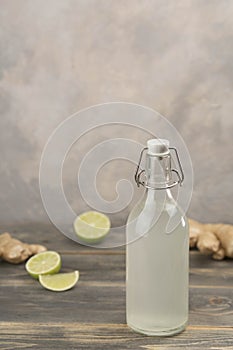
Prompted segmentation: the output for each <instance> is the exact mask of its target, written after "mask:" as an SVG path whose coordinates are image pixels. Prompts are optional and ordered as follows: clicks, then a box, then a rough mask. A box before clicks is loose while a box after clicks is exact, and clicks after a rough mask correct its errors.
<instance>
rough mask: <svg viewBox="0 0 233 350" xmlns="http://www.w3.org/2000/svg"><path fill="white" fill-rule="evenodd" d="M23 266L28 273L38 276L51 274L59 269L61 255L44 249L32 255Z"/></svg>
mask: <svg viewBox="0 0 233 350" xmlns="http://www.w3.org/2000/svg"><path fill="white" fill-rule="evenodd" d="M25 268H26V270H27V272H28V273H29V275H31V276H32V277H34V278H37V279H38V278H39V275H45V274H53V273H57V272H59V271H60V268H61V257H60V255H59V254H58V253H57V252H53V251H46V252H42V253H39V254H36V255H34V256H32V257H31V258H30V259H29V260H28V261H27V263H26V265H25Z"/></svg>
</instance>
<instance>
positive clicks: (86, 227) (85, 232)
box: [74, 211, 111, 243]
mask: <svg viewBox="0 0 233 350" xmlns="http://www.w3.org/2000/svg"><path fill="white" fill-rule="evenodd" d="M110 227H111V223H110V220H109V218H108V217H107V216H106V215H104V214H102V213H99V212H97V211H87V212H86V213H83V214H81V215H79V216H78V217H77V218H76V219H75V221H74V230H75V232H76V234H77V236H78V237H79V238H80V239H81V240H82V241H84V242H86V243H99V242H100V241H101V240H102V239H103V238H104V237H105V236H106V235H107V234H108V232H109V230H110Z"/></svg>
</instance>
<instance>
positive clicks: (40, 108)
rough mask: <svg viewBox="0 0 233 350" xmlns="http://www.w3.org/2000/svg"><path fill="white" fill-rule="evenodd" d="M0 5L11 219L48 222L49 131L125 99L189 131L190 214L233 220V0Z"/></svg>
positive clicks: (4, 203) (2, 136) (2, 128)
mask: <svg viewBox="0 0 233 350" xmlns="http://www.w3.org/2000/svg"><path fill="white" fill-rule="evenodd" d="M0 7H1V10H0V109H1V117H0V143H1V168H0V221H1V222H2V223H5V222H6V223H7V222H12V223H14V222H20V221H42V222H43V221H45V222H46V221H47V220H48V219H47V216H46V213H45V211H44V209H43V206H42V203H41V199H40V194H39V186H38V171H39V161H40V157H41V153H42V150H43V147H44V145H45V142H46V140H47V138H48V137H49V135H50V134H51V132H52V131H53V130H54V128H55V127H56V126H57V125H58V124H59V123H60V122H61V121H63V120H64V119H65V118H67V117H68V116H69V115H70V114H72V113H74V112H76V111H77V110H80V109H82V108H85V107H88V106H90V105H93V104H98V103H102V102H108V101H119V100H120V101H126V102H135V103H138V104H142V105H146V106H149V107H151V108H154V109H156V110H158V111H159V112H160V113H162V114H163V115H164V116H166V118H167V119H169V120H170V121H171V122H172V123H173V124H174V126H175V127H176V128H177V130H178V131H179V132H180V133H181V135H182V137H183V138H184V140H185V142H186V144H187V146H188V148H189V150H190V153H191V157H192V161H193V167H194V173H195V186H194V192H193V198H192V203H191V206H190V209H189V215H191V216H193V217H194V218H197V219H200V220H203V221H225V222H232V221H233V218H232V198H233V175H232V171H233V160H232V159H233V157H232V153H233V146H232V143H233V140H232V135H233V116H232V111H233V94H232V86H233V46H232V43H233V21H232V13H233V1H230V0H229V1H227V0H222V1H219V0H179V1H171V0H170V1H168V0H145V1H141V0H117V1H116V0H73V1H72V0H60V1H57V0H34V1H26V0H19V1H17V0H0ZM86 142H88V141H86ZM109 181H111V180H110V179H109ZM64 182H65V183H66V182H67V183H68V182H69V175H68V174H67V177H65V178H64ZM68 187H69V186H68ZM85 209H86V207H85V205H84V204H82V206H81V207H79V208H77V211H78V212H80V211H82V210H85Z"/></svg>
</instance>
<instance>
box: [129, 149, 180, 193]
mask: <svg viewBox="0 0 233 350" xmlns="http://www.w3.org/2000/svg"><path fill="white" fill-rule="evenodd" d="M147 149H148V148H147V147H145V148H143V149H142V151H141V153H140V157H139V160H138V165H137V168H136V172H135V175H134V179H135V182H136V184H137V186H138V187H140V185H142V186H143V187H145V188H149V189H152V190H165V189H168V188H172V187H174V186H176V185H178V184H179V185H180V186H181V185H182V183H183V181H184V172H183V169H182V165H181V162H180V158H179V155H178V152H177V149H176V148H175V147H169V150H172V151H174V152H175V156H176V159H177V163H178V166H179V170H180V173H179V171H178V170H177V169H174V168H172V169H171V172H173V173H175V174H176V176H177V177H178V179H177V180H175V181H173V182H172V183H171V184H166V185H165V186H163V187H152V186H149V185H148V184H147V181H146V180H145V181H142V180H141V176H142V174H144V176H145V179H146V174H145V169H141V167H140V166H141V162H142V157H143V154H144V152H145V151H146V150H147ZM152 157H161V156H156V155H154V156H152Z"/></svg>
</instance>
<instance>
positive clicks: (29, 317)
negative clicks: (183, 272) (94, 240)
mask: <svg viewBox="0 0 233 350" xmlns="http://www.w3.org/2000/svg"><path fill="white" fill-rule="evenodd" d="M0 228H1V232H3V231H5V230H7V229H8V230H9V232H11V233H13V234H15V236H17V237H19V238H20V239H22V240H24V241H25V242H38V243H41V244H44V245H46V246H47V248H48V249H51V250H56V251H58V252H60V254H61V255H62V261H63V268H62V270H63V271H73V270H76V269H78V270H79V271H80V280H79V282H78V285H77V286H76V287H75V288H74V289H72V290H70V291H67V292H64V293H54V292H50V291H48V290H45V289H43V288H42V287H41V286H40V284H39V282H37V281H36V280H33V279H32V278H31V277H30V276H28V274H27V272H26V271H25V269H24V264H21V265H16V266H14V265H11V264H8V263H5V262H1V263H0V276H1V278H0V286H1V288H0V348H1V349H7V350H9V349H12V350H13V349H96V350H97V349H101V350H102V349H134V350H136V349H142V350H143V349H144V350H152V349H181V348H182V349H183V348H184V349H198V350H199V349H213V350H215V349H228V350H229V349H233V327H232V326H233V288H232V286H233V271H232V267H233V261H230V260H224V261H222V262H216V261H213V260H211V258H208V257H204V256H201V255H200V254H199V253H198V252H197V251H192V252H191V253H190V316H189V326H188V328H187V330H186V331H185V332H183V333H181V334H179V335H177V336H175V337H169V338H153V337H147V336H143V335H140V334H137V333H134V332H133V331H131V330H130V329H129V328H128V327H127V325H126V324H125V251H124V249H114V250H98V249H91V248H87V247H82V246H80V245H78V244H76V243H74V242H72V241H70V240H69V239H67V238H65V237H64V236H63V235H62V234H61V233H59V232H57V231H56V230H55V229H54V228H53V227H52V226H41V225H40V226H38V225H37V226H33V227H31V226H26V225H25V226H24V227H18V228H17V229H16V228H13V227H3V226H2V227H0Z"/></svg>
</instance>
